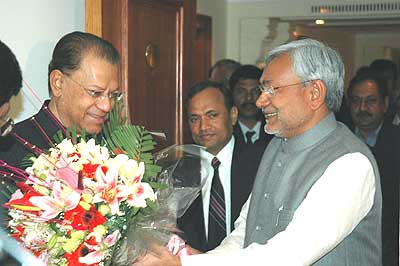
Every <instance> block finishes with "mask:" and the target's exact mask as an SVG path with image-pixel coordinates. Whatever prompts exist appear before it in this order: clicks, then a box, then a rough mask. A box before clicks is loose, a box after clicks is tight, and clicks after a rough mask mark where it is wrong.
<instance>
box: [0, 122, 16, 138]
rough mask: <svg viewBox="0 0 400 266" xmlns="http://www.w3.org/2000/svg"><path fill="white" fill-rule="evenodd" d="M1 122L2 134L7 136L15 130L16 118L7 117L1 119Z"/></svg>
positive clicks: (0, 129)
mask: <svg viewBox="0 0 400 266" xmlns="http://www.w3.org/2000/svg"><path fill="white" fill-rule="evenodd" d="M0 123H1V126H0V136H2V137H5V136H7V135H8V134H10V132H11V131H12V130H13V128H14V120H12V119H11V118H10V117H9V118H6V119H0Z"/></svg>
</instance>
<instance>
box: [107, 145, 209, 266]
mask: <svg viewBox="0 0 400 266" xmlns="http://www.w3.org/2000/svg"><path fill="white" fill-rule="evenodd" d="M203 150H204V148H203V147H201V146H198V145H194V144H189V145H173V146H170V147H168V148H166V149H164V150H162V151H160V152H158V153H156V154H155V162H156V164H157V165H159V166H161V167H162V171H161V173H160V175H159V177H158V178H157V180H156V181H157V182H158V183H161V184H164V185H165V188H163V189H159V190H158V191H157V192H156V195H157V200H156V205H157V207H156V209H155V210H154V209H152V210H150V211H147V212H146V210H144V212H143V213H142V215H140V216H137V217H135V218H134V219H133V221H131V222H130V224H129V225H127V226H128V229H127V234H126V235H125V239H124V241H123V243H122V245H121V248H120V249H119V250H118V252H116V253H114V256H113V262H112V264H113V265H132V264H133V263H134V262H135V260H136V259H137V258H138V257H139V256H142V255H144V254H145V253H146V252H147V250H149V249H150V246H151V245H166V244H167V243H168V241H169V240H170V238H171V236H172V235H180V234H181V233H182V232H181V231H180V230H179V229H178V228H177V224H176V221H177V219H178V218H179V217H181V216H183V215H184V213H185V211H186V210H187V209H188V208H189V207H190V205H191V204H192V202H193V201H194V200H195V199H196V198H197V197H198V196H199V194H200V193H201V190H202V186H203V184H204V180H205V177H206V176H207V173H206V171H207V170H206V169H204V168H202V167H200V165H201V164H203V163H205V161H206V159H205V158H204V157H203V155H204V152H203Z"/></svg>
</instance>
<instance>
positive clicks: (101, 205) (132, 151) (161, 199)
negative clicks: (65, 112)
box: [2, 106, 201, 266]
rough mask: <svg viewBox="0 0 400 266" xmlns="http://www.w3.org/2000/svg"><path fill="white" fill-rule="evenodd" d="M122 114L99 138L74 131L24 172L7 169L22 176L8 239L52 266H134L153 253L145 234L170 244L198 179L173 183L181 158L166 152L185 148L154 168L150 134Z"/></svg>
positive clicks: (114, 114) (12, 205) (117, 110)
mask: <svg viewBox="0 0 400 266" xmlns="http://www.w3.org/2000/svg"><path fill="white" fill-rule="evenodd" d="M120 111H121V108H118V106H116V108H115V109H114V110H113V111H112V112H111V114H110V119H109V122H108V123H107V124H106V125H105V127H104V128H103V134H104V137H103V138H102V139H101V140H99V139H98V138H87V136H86V135H85V132H81V135H80V136H77V134H76V130H75V129H72V130H70V131H69V133H68V134H67V136H68V137H67V138H65V137H64V135H63V134H59V136H58V137H56V139H57V141H56V142H57V143H58V144H56V145H54V146H53V147H52V148H50V149H49V151H47V152H42V153H40V154H39V155H38V156H35V157H33V158H32V161H33V164H32V165H31V166H29V167H27V168H26V169H25V170H21V169H19V168H15V167H13V166H9V165H7V164H5V163H3V165H2V166H3V167H6V168H7V169H8V171H9V172H12V176H13V177H14V178H15V177H16V176H17V177H19V182H16V186H17V189H16V190H15V191H14V192H13V193H12V195H11V197H10V200H9V201H8V203H7V204H6V206H7V207H8V215H9V216H10V217H11V219H10V220H9V222H8V227H9V231H10V235H11V236H12V237H14V238H15V239H17V240H18V241H20V242H21V243H22V244H23V246H24V247H26V248H27V249H29V250H30V251H31V252H32V253H33V254H34V255H36V256H37V257H39V258H40V259H41V260H42V261H43V262H45V263H46V265H57V266H61V265H62V266H67V265H74V266H78V265H110V264H113V265H130V264H131V263H132V262H133V261H134V259H135V258H136V256H138V255H140V254H141V253H142V252H143V251H144V250H145V249H146V248H147V245H146V243H147V240H146V239H147V238H146V236H145V234H143V232H147V233H149V232H150V234H151V235H153V236H155V237H153V239H157V240H158V241H164V242H168V238H170V237H171V234H173V233H174V232H177V230H176V225H175V221H176V217H177V215H178V216H179V215H182V214H183V212H184V210H180V211H179V213H180V214H178V211H177V207H178V204H177V203H178V202H179V203H184V204H185V205H186V206H185V207H183V209H186V208H187V207H188V205H189V204H190V203H191V202H192V201H193V200H194V199H195V198H196V197H197V195H198V193H199V191H200V190H201V186H200V182H199V181H198V180H199V179H198V178H197V177H196V180H195V179H193V180H195V181H187V184H186V185H185V186H186V187H184V186H182V185H177V184H178V183H179V182H178V183H177V182H176V180H178V179H174V180H175V181H171V180H173V179H172V177H173V176H174V175H173V174H172V173H175V172H176V169H177V165H178V164H179V161H181V159H177V158H174V157H173V156H170V155H167V154H168V152H169V153H172V154H175V155H176V154H181V155H182V154H183V153H182V151H183V150H182V148H178V147H180V146H176V147H173V148H169V149H167V150H168V152H166V151H162V152H160V153H159V154H158V155H157V156H156V161H157V162H158V163H160V164H163V165H162V167H161V166H159V165H156V163H155V161H154V156H153V154H151V153H150V152H151V151H152V150H153V148H154V145H155V142H154V140H153V138H152V135H151V134H150V133H149V132H148V131H147V130H145V129H144V128H143V127H140V126H133V125H124V123H123V122H121V119H120V118H119V113H120ZM181 147H183V146H181ZM189 147H190V146H189ZM184 150H188V148H185V149H184ZM189 150H190V149H189ZM186 153H187V152H186ZM190 153H191V152H189V154H190ZM192 154H193V153H192ZM197 154H198V152H197ZM196 156H197V155H196ZM171 158H172V159H171ZM166 161H167V162H166ZM178 168H179V167H178ZM161 170H162V174H161V175H160V176H159V173H160V171H161ZM184 176H186V177H189V176H190V174H184ZM191 178H193V177H191ZM171 199H173V200H171ZM179 205H181V204H179ZM179 208H180V209H182V207H179ZM171 213H173V215H171ZM155 221H157V223H155ZM164 242H163V243H164Z"/></svg>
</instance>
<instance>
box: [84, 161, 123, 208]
mask: <svg viewBox="0 0 400 266" xmlns="http://www.w3.org/2000/svg"><path fill="white" fill-rule="evenodd" d="M95 176H96V181H97V182H92V183H91V184H92V186H94V190H95V191H96V192H97V193H96V195H95V196H94V198H93V202H95V203H96V202H107V203H108V205H109V206H110V209H111V214H116V213H118V212H119V203H120V202H121V201H122V200H123V197H124V196H121V194H120V192H121V190H123V189H124V187H125V185H122V184H118V169H117V168H115V167H110V168H109V169H108V168H107V167H106V166H100V167H97V170H96V174H95Z"/></svg>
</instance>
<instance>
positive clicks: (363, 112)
mask: <svg viewBox="0 0 400 266" xmlns="http://www.w3.org/2000/svg"><path fill="white" fill-rule="evenodd" d="M371 116H372V114H371V113H369V112H366V111H360V112H357V113H356V117H359V118H365V117H371Z"/></svg>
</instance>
